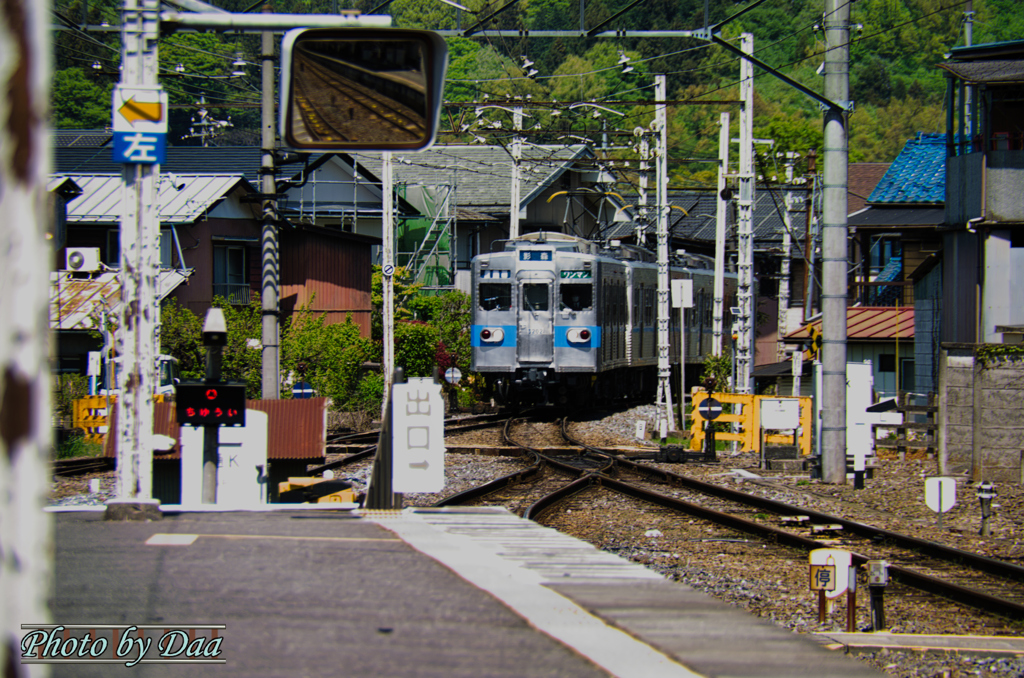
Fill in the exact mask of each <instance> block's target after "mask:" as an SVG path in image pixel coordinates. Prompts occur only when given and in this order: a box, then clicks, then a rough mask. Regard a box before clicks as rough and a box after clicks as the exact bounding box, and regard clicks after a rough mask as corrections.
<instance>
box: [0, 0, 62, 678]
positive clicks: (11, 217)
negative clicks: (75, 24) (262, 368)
mask: <svg viewBox="0 0 1024 678" xmlns="http://www.w3.org/2000/svg"><path fill="white" fill-rule="evenodd" d="M50 5H51V3H50V2H21V3H9V4H7V5H6V6H5V8H6V11H4V12H2V13H0V44H3V45H4V72H5V74H7V75H6V77H5V84H6V87H5V90H4V96H3V98H2V99H0V120H3V121H4V124H3V125H2V126H0V148H3V149H4V153H2V154H0V186H2V187H3V190H0V290H3V293H2V294H0V318H3V326H2V327H0V516H3V519H0V545H2V546H0V548H2V549H3V552H2V553H3V555H2V556H0V580H2V581H3V584H2V585H0V633H2V634H3V638H4V639H5V642H3V643H0V666H3V667H5V668H4V671H5V673H7V674H8V675H16V676H22V675H24V676H28V675H32V676H36V675H41V674H37V673H36V672H35V669H36V668H45V667H31V666H26V665H24V664H22V663H21V662H22V661H23V660H22V659H21V658H20V655H21V651H20V648H19V646H18V639H20V638H22V637H23V635H24V634H25V631H23V630H22V629H23V627H22V624H25V623H28V622H34V623H39V622H43V623H45V622H46V621H47V620H49V619H51V616H50V615H51V611H50V606H49V605H48V603H47V601H48V600H49V599H50V598H51V596H52V595H53V588H54V574H53V572H54V566H53V551H54V547H53V522H54V521H53V516H52V514H50V513H45V512H44V511H43V510H42V507H43V506H45V505H46V503H47V501H46V497H47V494H48V493H49V490H50V477H51V476H50V474H51V473H52V471H51V468H50V459H51V453H52V452H51V451H52V444H53V421H52V416H53V410H52V409H51V401H50V394H51V393H52V389H53V381H52V379H53V377H52V375H51V373H50V362H49V358H50V356H49V353H48V352H47V348H48V347H47V335H48V334H49V331H48V321H49V319H48V314H49V308H50V296H49V291H50V290H49V284H50V283H49V276H48V271H49V270H50V269H51V268H52V265H53V252H52V250H51V246H52V243H51V241H49V240H47V238H48V237H49V236H48V234H47V230H48V228H47V226H48V225H49V224H50V223H52V222H51V219H52V213H51V211H50V203H49V202H48V192H47V189H46V184H47V179H48V173H49V172H50V161H49V157H50V134H49V130H48V129H47V126H48V125H47V110H48V108H49V105H48V104H49V100H50V99H49V94H50V92H49V88H50V84H51V73H50V69H49V66H50V48H51V30H50V23H51V14H50ZM14 74H18V75H17V76H15V75H14Z"/></svg>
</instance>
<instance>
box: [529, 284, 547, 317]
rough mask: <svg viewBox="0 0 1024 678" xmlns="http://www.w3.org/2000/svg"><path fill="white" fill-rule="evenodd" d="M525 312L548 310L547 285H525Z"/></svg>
mask: <svg viewBox="0 0 1024 678" xmlns="http://www.w3.org/2000/svg"><path fill="white" fill-rule="evenodd" d="M523 310H524V311H533V312H534V313H537V312H539V311H546V310H548V286H547V284H546V283H525V284H524V285H523Z"/></svg>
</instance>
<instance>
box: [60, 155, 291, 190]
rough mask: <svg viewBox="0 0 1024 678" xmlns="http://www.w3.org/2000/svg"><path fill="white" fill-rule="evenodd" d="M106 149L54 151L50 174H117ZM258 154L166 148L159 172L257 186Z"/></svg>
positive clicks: (286, 171)
mask: <svg viewBox="0 0 1024 678" xmlns="http://www.w3.org/2000/svg"><path fill="white" fill-rule="evenodd" d="M113 155H114V154H113V149H112V148H111V147H110V146H101V147H96V148H79V147H74V146H71V147H58V148H55V149H54V172H58V173H61V174H120V173H121V167H122V165H121V164H120V163H116V162H114V158H113ZM261 159H262V151H260V149H259V148H256V147H255V146H221V147H210V148H203V147H201V146H168V147H167V159H166V161H165V162H164V163H163V164H161V165H160V171H161V172H173V173H175V174H197V173H202V174H243V175H245V178H246V179H247V180H248V181H249V183H251V184H253V185H254V186H258V185H259V180H260V162H261ZM297 167H301V165H288V166H286V167H285V168H284V171H283V172H281V174H285V175H291V174H292V173H293V172H295V171H296V168H297Z"/></svg>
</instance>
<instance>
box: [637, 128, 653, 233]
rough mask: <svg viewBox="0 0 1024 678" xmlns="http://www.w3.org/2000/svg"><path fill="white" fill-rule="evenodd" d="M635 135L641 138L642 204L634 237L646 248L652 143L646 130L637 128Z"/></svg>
mask: <svg viewBox="0 0 1024 678" xmlns="http://www.w3.org/2000/svg"><path fill="white" fill-rule="evenodd" d="M633 133H634V134H639V136H640V204H639V205H638V206H637V210H638V211H637V219H636V224H635V226H636V229H635V232H634V236H635V239H636V244H637V246H638V247H644V246H645V244H646V240H647V225H648V224H649V223H650V222H649V220H648V214H647V172H648V170H649V166H648V163H650V160H651V142H650V140H649V139H648V138H647V130H645V129H644V128H642V127H637V128H636V129H635V130H633Z"/></svg>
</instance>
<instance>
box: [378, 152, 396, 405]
mask: <svg viewBox="0 0 1024 678" xmlns="http://www.w3.org/2000/svg"><path fill="white" fill-rule="evenodd" d="M380 179H381V198H380V199H381V200H382V201H383V203H384V204H383V207H384V220H383V222H382V223H381V235H382V236H383V241H384V242H383V243H382V246H381V273H382V274H383V275H382V282H383V287H384V291H383V295H384V300H383V302H382V303H383V309H381V310H382V315H383V321H384V362H383V364H382V365H381V369H382V370H384V402H383V404H382V405H381V412H380V417H381V422H383V421H385V420H386V418H387V413H388V403H390V402H391V386H392V384H394V374H395V277H394V275H395V200H394V192H395V170H394V162H393V158H392V155H391V151H384V152H383V153H381V178H380Z"/></svg>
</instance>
